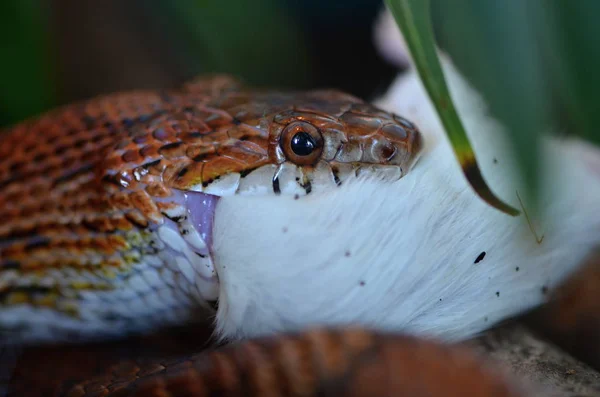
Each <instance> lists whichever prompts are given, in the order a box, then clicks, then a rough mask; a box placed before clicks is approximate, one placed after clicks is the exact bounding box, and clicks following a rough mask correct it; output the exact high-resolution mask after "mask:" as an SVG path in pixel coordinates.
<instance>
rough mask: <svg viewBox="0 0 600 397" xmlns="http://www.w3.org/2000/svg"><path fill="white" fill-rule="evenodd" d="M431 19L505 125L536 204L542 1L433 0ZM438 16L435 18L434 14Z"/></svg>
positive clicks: (545, 104)
mask: <svg viewBox="0 0 600 397" xmlns="http://www.w3.org/2000/svg"><path fill="white" fill-rule="evenodd" d="M433 4H434V5H435V7H434V10H433V11H434V14H433V15H434V20H435V21H437V22H438V24H437V25H436V27H437V28H438V29H437V31H438V33H439V36H440V40H441V42H442V46H443V48H444V49H445V50H446V51H447V52H448V54H449V55H450V56H451V58H452V60H453V62H454V63H455V65H456V66H457V68H458V69H459V70H460V71H461V72H462V73H463V74H464V75H465V77H466V78H467V79H468V80H469V82H470V83H471V84H473V85H474V86H475V88H476V89H477V90H478V91H479V92H480V93H481V94H482V95H483V97H484V98H485V101H486V102H487V103H488V105H489V109H490V112H491V113H492V114H493V115H494V116H495V117H496V118H497V119H498V120H499V121H500V122H501V123H502V125H503V126H504V127H505V132H506V134H507V136H508V138H509V142H510V143H511V144H512V147H513V149H514V152H515V154H516V157H517V161H518V165H519V171H520V173H521V176H522V179H523V182H524V183H525V191H524V192H523V194H524V196H525V197H526V198H527V200H526V201H527V202H531V203H532V208H533V209H534V210H535V209H536V208H537V193H538V185H539V178H538V171H539V157H540V153H539V148H540V136H541V134H542V132H543V131H544V130H547V129H548V128H549V127H550V121H551V119H550V115H549V108H550V104H551V102H550V101H551V99H552V96H551V92H550V91H549V89H548V88H549V87H548V80H547V75H546V73H547V72H548V69H549V68H547V67H545V65H544V63H543V59H544V53H543V51H542V50H543V46H542V45H543V44H544V43H546V44H548V42H547V36H548V32H547V30H546V29H547V25H546V22H545V20H544V12H543V8H544V6H545V5H547V3H546V2H545V1H542V0H527V1H523V0H505V1H501V2H500V1H480V0H457V1H455V2H452V3H451V2H448V1H444V0H436V1H435V2H434V3H433ZM436 16H437V18H436Z"/></svg>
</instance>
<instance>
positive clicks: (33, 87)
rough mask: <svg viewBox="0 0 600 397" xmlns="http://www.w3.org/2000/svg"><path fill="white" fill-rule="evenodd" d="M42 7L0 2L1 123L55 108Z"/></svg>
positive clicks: (24, 0)
mask: <svg viewBox="0 0 600 397" xmlns="http://www.w3.org/2000/svg"><path fill="white" fill-rule="evenodd" d="M44 4H45V2H44V1H41V0H19V1H0V16H1V19H2V22H1V23H0V38H2V39H1V41H0V43H1V45H0V51H1V54H2V56H1V58H0V59H1V66H0V119H1V120H2V121H3V122H5V123H6V122H9V123H10V122H16V121H19V120H21V119H23V118H25V117H27V116H29V115H31V114H35V113H39V112H41V111H43V110H46V109H47V108H49V107H52V106H54V105H55V104H56V85H55V83H56V81H55V78H54V64H53V62H52V61H51V57H50V53H51V51H52V37H51V35H50V34H49V33H48V32H49V29H48V20H47V19H46V18H45V15H46V14H47V12H46V10H45V8H44V7H43V5H44Z"/></svg>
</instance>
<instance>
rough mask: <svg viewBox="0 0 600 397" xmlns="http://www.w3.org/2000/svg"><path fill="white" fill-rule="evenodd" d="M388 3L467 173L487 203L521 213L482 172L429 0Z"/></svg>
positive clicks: (512, 213)
mask: <svg viewBox="0 0 600 397" xmlns="http://www.w3.org/2000/svg"><path fill="white" fill-rule="evenodd" d="M386 3H387V5H388V7H389V9H390V10H391V11H392V14H393V15H394V18H395V19H396V22H397V24H398V26H399V27H400V29H401V31H402V33H403V35H404V38H405V40H406V43H407V45H408V47H409V50H410V52H411V55H412V57H413V60H414V62H415V65H416V67H417V71H418V72H419V75H420V76H421V79H422V80H423V84H424V86H425V89H426V90H427V93H428V94H429V97H430V98H431V100H432V102H433V104H434V106H435V108H436V110H437V112H438V115H439V117H440V119H441V121H442V124H443V125H444V128H445V130H446V133H447V135H448V138H449V140H450V143H451V145H452V148H453V149H454V153H455V155H456V157H457V159H458V161H459V163H460V165H461V167H462V169H463V173H464V174H465V177H466V178H467V180H468V181H469V183H470V184H471V186H472V187H473V189H474V190H475V191H476V192H477V194H479V196H480V197H481V198H482V199H483V200H485V201H486V202H487V203H489V204H490V205H492V206H493V207H495V208H497V209H499V210H501V211H503V212H505V213H507V214H509V215H513V216H516V215H519V211H518V210H517V209H515V208H513V207H511V206H510V205H508V204H506V203H504V202H503V201H502V200H500V199H499V198H498V197H496V196H495V195H494V193H493V192H492V191H491V190H490V188H489V187H488V185H487V184H486V182H485V180H484V179H483V176H482V175H481V171H480V169H479V166H478V164H477V160H476V158H475V154H474V153H473V149H472V147H471V144H470V142H469V139H468V137H467V134H466V132H465V129H464V127H463V125H462V122H461V121H460V118H459V116H458V113H457V112H456V109H455V107H454V104H453V102H452V99H451V97H450V93H449V91H448V87H447V85H446V81H445V78H444V74H443V72H442V68H441V65H440V62H439V59H438V56H437V52H436V48H435V41H434V37H433V29H432V25H431V14H430V2H429V0H386ZM486 3H487V2H486Z"/></svg>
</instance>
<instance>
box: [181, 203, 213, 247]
mask: <svg viewBox="0 0 600 397" xmlns="http://www.w3.org/2000/svg"><path fill="white" fill-rule="evenodd" d="M184 196H185V206H186V208H187V212H188V214H189V217H190V218H189V219H190V220H191V222H192V223H193V225H194V227H195V228H196V230H197V231H198V233H199V234H200V237H202V240H204V242H205V243H206V246H207V247H208V251H209V252H208V254H210V250H211V248H212V239H213V236H212V229H213V224H214V219H215V208H216V205H217V201H218V200H219V197H218V196H213V195H211V194H205V193H199V192H185V193H184ZM195 251H197V250H195ZM200 253H201V254H204V252H200Z"/></svg>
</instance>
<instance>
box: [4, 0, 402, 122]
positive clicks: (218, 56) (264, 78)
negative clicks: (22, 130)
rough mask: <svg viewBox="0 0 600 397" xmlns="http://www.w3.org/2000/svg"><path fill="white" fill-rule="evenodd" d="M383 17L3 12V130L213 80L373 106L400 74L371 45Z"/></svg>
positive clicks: (166, 7) (32, 5) (371, 13)
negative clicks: (198, 78) (67, 110)
mask: <svg viewBox="0 0 600 397" xmlns="http://www.w3.org/2000/svg"><path fill="white" fill-rule="evenodd" d="M381 9H382V1H375V0H344V1H337V0H331V1H323V0H252V1H250V0H228V1H222V0H177V1H166V0H102V1H97V0H96V1H93V0H52V1H43V0H5V1H3V2H0V18H2V19H3V21H2V22H1V23H0V50H1V51H2V52H1V54H2V56H1V59H2V62H0V126H7V125H10V124H12V123H15V122H17V121H19V120H22V119H23V118H26V117H29V116H32V115H35V114H38V113H40V112H42V111H44V110H47V109H49V108H52V107H55V106H58V105H60V104H64V103H67V102H71V101H74V100H78V99H83V98H89V97H91V96H94V95H98V94H102V93H108V92H114V91H119V90H127V89H138V88H152V89H154V88H165V87H175V86H176V85H178V84H181V83H182V82H183V81H185V80H187V79H189V78H191V77H193V76H194V75H197V74H200V73H208V72H225V73H232V74H235V75H237V76H239V77H241V78H243V79H244V80H245V81H246V82H247V83H249V84H253V85H261V86H269V87H277V88H292V89H303V88H313V87H321V88H323V87H335V88H339V89H343V90H346V91H348V92H350V93H352V94H354V95H357V96H360V97H362V98H365V99H369V98H371V97H373V96H374V95H376V94H378V93H381V92H382V91H383V90H384V89H385V88H386V87H387V85H388V84H389V83H390V82H391V80H392V78H393V76H394V75H395V73H396V69H395V68H394V67H393V66H391V65H389V64H387V63H386V62H385V61H384V60H383V59H382V58H381V57H380V56H379V55H378V53H377V51H376V49H375V47H374V44H373V24H374V21H375V19H376V17H377V16H378V14H379V12H380V11H381Z"/></svg>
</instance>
